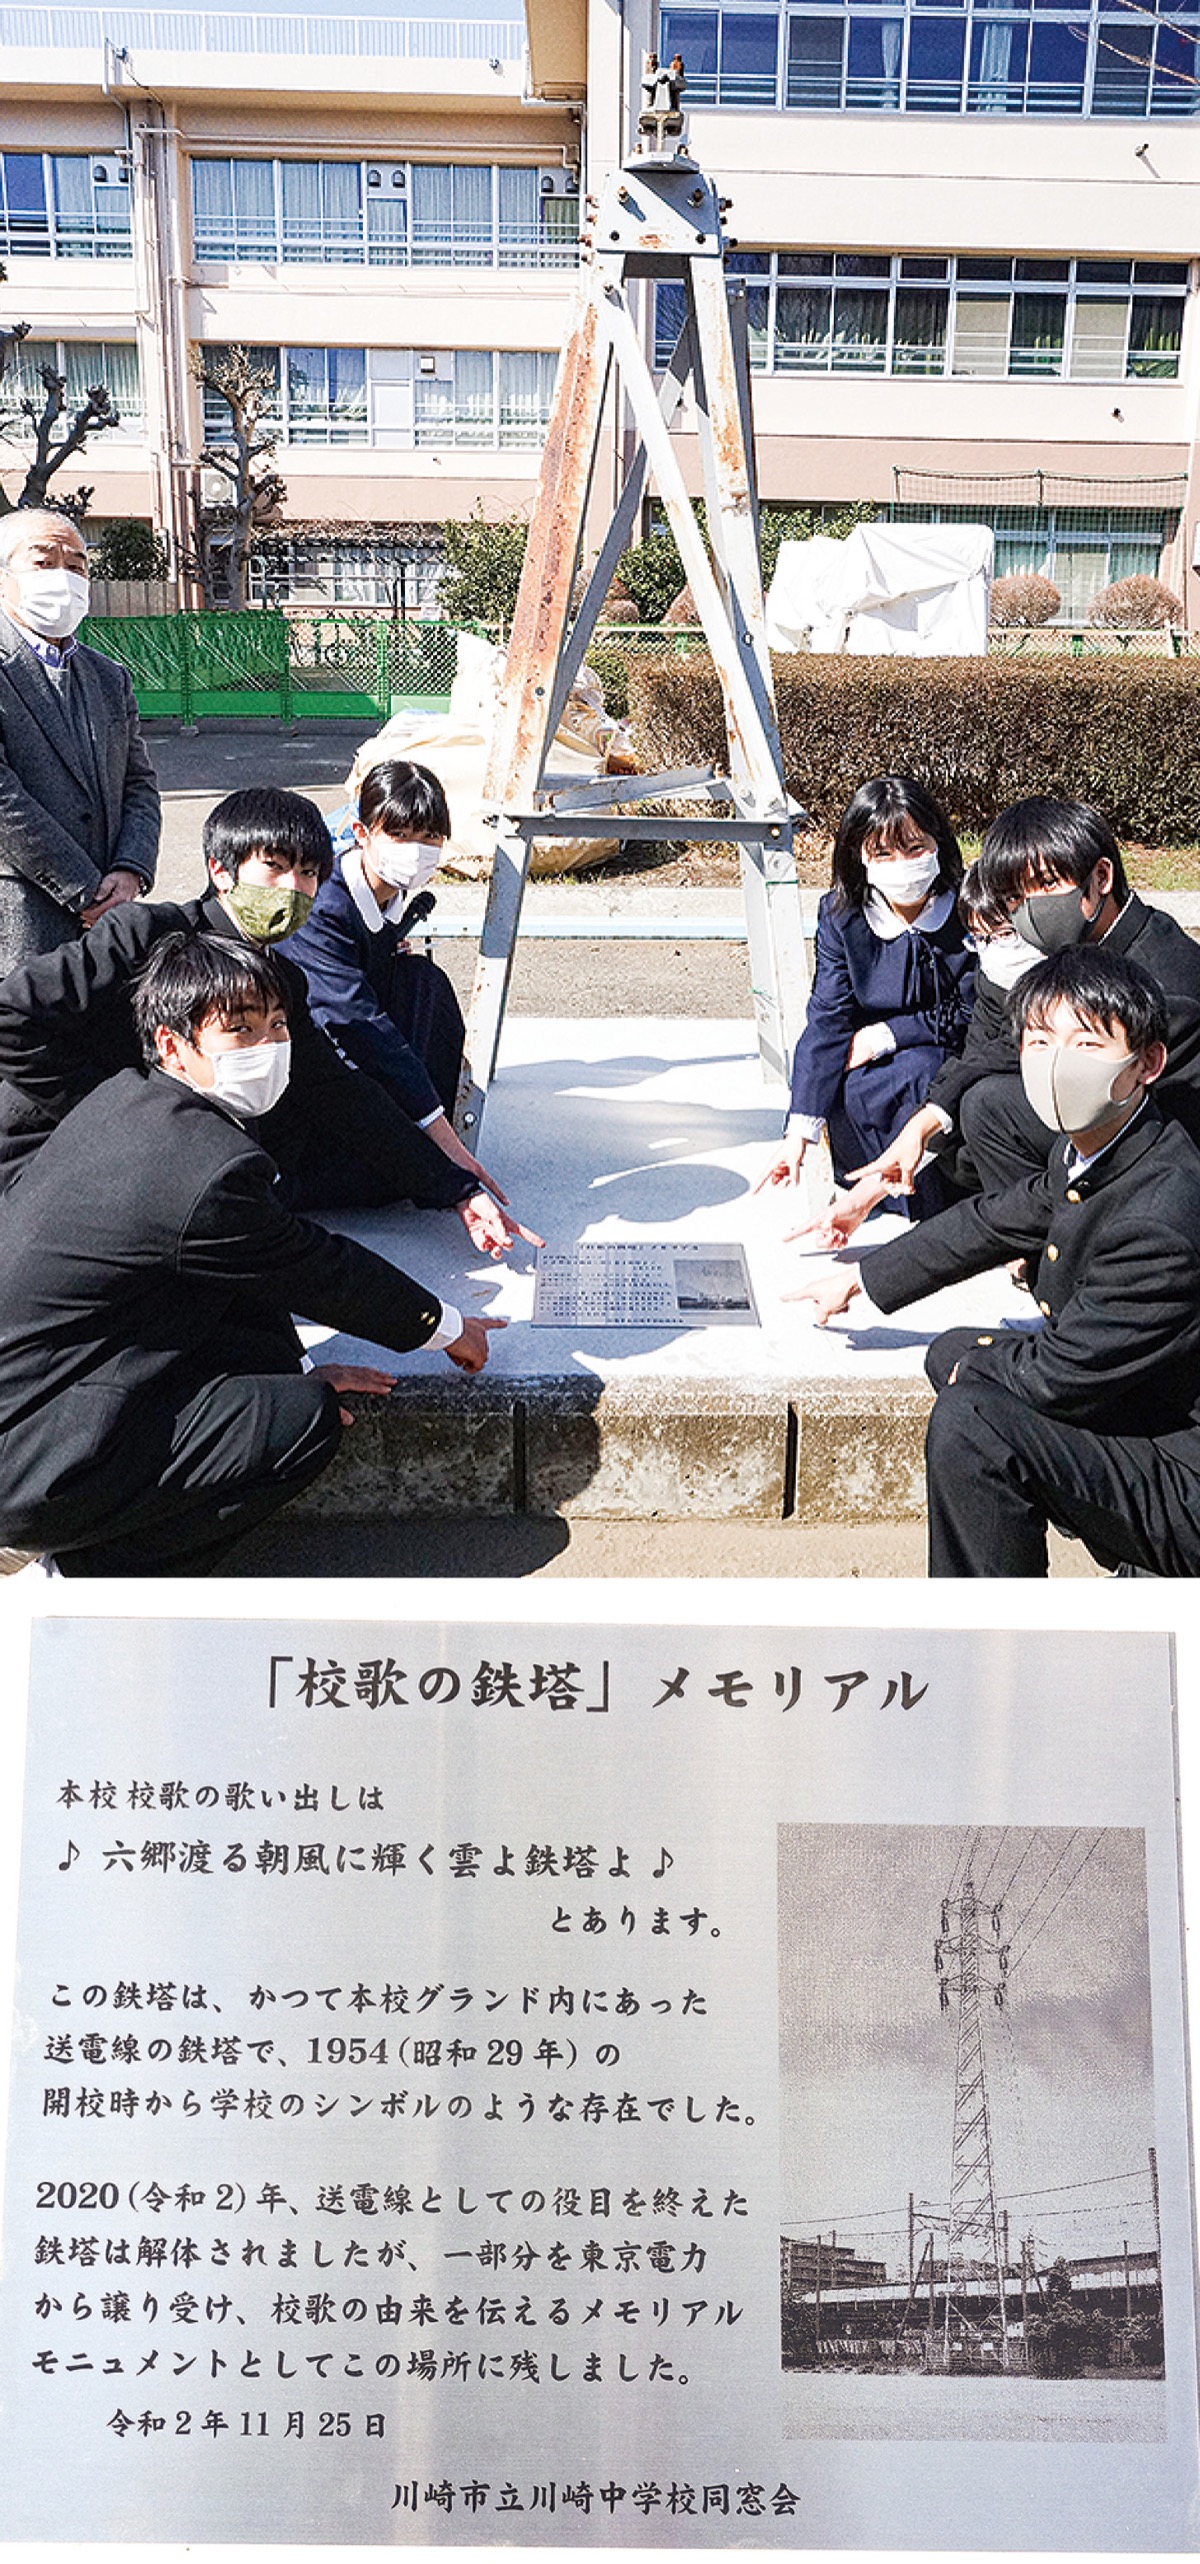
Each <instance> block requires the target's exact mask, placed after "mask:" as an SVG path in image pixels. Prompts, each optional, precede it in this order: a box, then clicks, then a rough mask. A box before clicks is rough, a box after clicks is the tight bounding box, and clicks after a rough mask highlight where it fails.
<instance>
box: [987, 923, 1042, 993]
mask: <svg viewBox="0 0 1200 2564" xmlns="http://www.w3.org/2000/svg"><path fill="white" fill-rule="evenodd" d="M977 949H978V956H979V967H980V969H981V971H982V972H983V976H984V978H985V979H990V980H991V982H992V985H993V987H995V988H1015V987H1016V985H1017V981H1018V980H1019V979H1024V977H1025V973H1026V971H1027V970H1032V969H1033V967H1034V964H1035V963H1036V962H1040V961H1044V960H1045V955H1044V953H1039V952H1038V951H1037V949H1036V947H1035V946H1034V945H1033V944H1027V943H1026V941H1025V938H1024V936H1023V935H989V936H988V938H987V941H986V942H984V943H981V944H980V945H979V946H978V948H977Z"/></svg>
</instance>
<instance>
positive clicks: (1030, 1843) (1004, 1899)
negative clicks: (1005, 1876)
mask: <svg viewBox="0 0 1200 2564" xmlns="http://www.w3.org/2000/svg"><path fill="white" fill-rule="evenodd" d="M1041 1830H1042V1829H1041V1827H1040V1825H1035V1826H1034V1828H1033V1831H1032V1833H1031V1835H1030V1837H1029V1841H1028V1842H1027V1844H1026V1846H1025V1849H1024V1851H1023V1852H1022V1854H1021V1857H1020V1860H1019V1861H1018V1863H1017V1866H1016V1868H1015V1870H1013V1872H1012V1873H1011V1876H1010V1878H1009V1881H1008V1885H1007V1887H1006V1888H1005V1890H1004V1892H1003V1895H1002V1896H1001V1899H1000V1903H1001V1904H1002V1905H1006V1904H1007V1902H1008V1899H1009V1897H1010V1896H1011V1895H1012V1892H1013V1888H1014V1887H1015V1885H1016V1882H1017V1880H1018V1879H1019V1877H1020V1875H1021V1872H1022V1870H1023V1869H1024V1867H1025V1863H1026V1861H1027V1860H1028V1858H1029V1855H1030V1853H1031V1851H1032V1850H1033V1847H1034V1844H1035V1843H1036V1841H1037V1838H1038V1835H1039V1834H1040V1832H1041Z"/></svg>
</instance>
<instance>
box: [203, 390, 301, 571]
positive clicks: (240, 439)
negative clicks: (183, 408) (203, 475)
mask: <svg viewBox="0 0 1200 2564" xmlns="http://www.w3.org/2000/svg"><path fill="white" fill-rule="evenodd" d="M191 366H192V372H193V374H194V376H195V378H196V381H197V382H198V383H200V384H202V385H203V387H204V389H205V391H209V392H215V393H216V395H217V397H218V399H219V400H222V401H223V402H224V404H225V407H226V409H227V410H228V413H229V435H228V440H227V441H222V443H221V444H219V445H206V446H205V447H204V450H203V452H202V454H201V456H200V461H201V465H202V466H203V468H204V469H205V470H206V471H209V472H218V473H219V474H220V475H221V478H222V479H223V480H224V481H225V482H227V483H228V487H229V497H228V499H227V500H226V501H225V502H224V503H223V504H222V505H220V506H216V507H205V506H204V505H202V504H197V505H196V508H195V517H194V538H195V539H194V547H193V551H192V555H191V558H190V560H189V561H188V562H187V564H186V567H187V568H188V570H189V571H190V573H191V575H192V576H193V577H194V578H195V579H197V580H198V581H199V584H200V589H201V593H202V595H203V597H204V602H205V604H206V606H212V605H214V604H215V603H216V600H217V591H218V587H221V586H223V587H224V590H225V600H224V601H226V602H228V604H229V605H231V606H233V607H235V608H237V607H241V606H244V605H245V603H246V580H247V573H248V568H249V556H250V548H251V544H252V542H253V539H254V536H255V535H256V534H257V533H259V532H260V531H265V530H266V529H267V528H268V527H269V526H272V525H274V524H275V523H276V521H277V519H278V516H279V510H280V508H281V506H282V504H283V501H284V499H285V498H286V497H287V488H286V485H285V483H284V482H283V481H282V480H281V478H280V476H279V474H278V472H276V471H274V470H272V469H271V468H270V463H271V456H272V455H273V454H274V451H275V448H276V446H277V444H278V442H279V428H278V424H277V423H276V422H275V421H274V420H273V419H272V416H271V411H272V409H273V407H274V403H275V399H276V392H277V386H276V378H275V374H274V371H273V369H272V368H271V367H269V366H265V365H261V364H258V363H257V362H256V361H255V359H254V357H253V356H252V355H251V353H250V350H249V348H247V347H195V348H193V350H192V357H191ZM218 555H221V556H222V557H221V558H220V559H218Z"/></svg>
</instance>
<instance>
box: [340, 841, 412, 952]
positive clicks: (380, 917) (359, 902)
mask: <svg viewBox="0 0 1200 2564" xmlns="http://www.w3.org/2000/svg"><path fill="white" fill-rule="evenodd" d="M342 879H343V881H344V882H345V885H346V888H347V890H348V891H349V893H350V896H351V898H352V900H353V901H354V905H355V907H356V908H357V910H358V913H359V916H360V917H361V919H362V921H363V924H364V926H367V927H369V929H370V931H371V933H372V934H373V935H377V934H378V933H379V932H380V929H381V928H382V927H384V926H394V925H395V924H396V922H397V920H398V919H399V918H400V917H401V916H402V915H403V913H404V909H405V906H406V905H407V901H408V892H407V891H404V890H398V891H397V892H396V896H395V898H394V899H389V901H388V904H387V907H386V908H381V907H380V905H379V901H378V900H377V898H376V896H375V893H374V891H373V890H372V888H371V885H370V882H369V881H368V880H367V877H366V874H365V872H364V871H363V860H362V856H361V855H360V853H359V851H358V848H357V846H351V847H350V848H349V850H348V852H347V853H346V854H344V855H343V857H342Z"/></svg>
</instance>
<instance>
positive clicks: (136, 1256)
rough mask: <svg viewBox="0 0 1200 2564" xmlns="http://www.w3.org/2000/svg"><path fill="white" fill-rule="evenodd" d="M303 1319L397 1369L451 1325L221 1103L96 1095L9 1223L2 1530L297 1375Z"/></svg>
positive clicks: (129, 1078)
mask: <svg viewBox="0 0 1200 2564" xmlns="http://www.w3.org/2000/svg"><path fill="white" fill-rule="evenodd" d="M293 1310H295V1311H296V1312H297V1313H298V1314H299V1315H301V1316H303V1317H306V1318H311V1319H313V1320H316V1321H318V1322H320V1323H322V1324H324V1325H326V1326H332V1327H336V1328H338V1329H340V1330H342V1331H343V1332H344V1333H346V1334H348V1335H354V1336H360V1337H363V1338H364V1339H366V1340H367V1341H368V1342H370V1343H373V1344H379V1345H384V1346H388V1347H390V1348H391V1349H392V1351H393V1352H397V1353H405V1352H408V1351H410V1350H411V1348H412V1347H413V1346H414V1345H418V1344H423V1343H425V1342H426V1341H427V1339H428V1338H429V1337H430V1336H431V1335H433V1334H434V1333H435V1332H436V1330H437V1325H438V1321H439V1318H440V1316H441V1304H440V1302H439V1300H438V1299H437V1297H436V1294H434V1293H433V1292H431V1291H428V1290H426V1289H424V1288H423V1287H422V1286H421V1285H420V1284H419V1283H416V1282H413V1281H411V1280H410V1279H409V1277H408V1275H407V1274H406V1273H401V1272H398V1271H397V1270H396V1268H395V1267H394V1266H393V1265H390V1264H388V1263H386V1262H385V1260H384V1259H383V1257H382V1256H378V1255H373V1254H372V1253H371V1252H370V1251H369V1249H368V1248H366V1247H363V1246H358V1245H356V1244H355V1243H354V1241H353V1240H352V1239H350V1238H345V1237H336V1236H334V1235H333V1234H331V1232H330V1231H329V1230H327V1229H323V1228H320V1227H318V1226H317V1225H316V1223H315V1222H313V1221H310V1220H306V1219H301V1218H298V1217H297V1216H296V1215H295V1214H294V1213H292V1212H289V1211H287V1210H286V1209H285V1208H284V1206H283V1204H282V1202H281V1200H280V1196H279V1190H278V1185H277V1182H276V1169H275V1165H274V1162H273V1160H272V1159H271V1158H270V1157H268V1156H267V1154H266V1152H265V1150H263V1149H261V1148H259V1147H258V1146H257V1145H256V1143H255V1141H254V1140H253V1139H252V1138H251V1137H250V1136H249V1134H248V1133H247V1132H246V1131H245V1130H244V1129H243V1128H242V1127H241V1126H240V1124H239V1123H237V1122H236V1121H235V1120H234V1119H233V1117H232V1115H230V1114H228V1113H227V1112H225V1111H224V1110H223V1109H222V1108H221V1107H220V1106H219V1105H217V1104H214V1103H211V1102H210V1101H209V1100H208V1099H207V1098H206V1097H203V1096H200V1095H197V1094H196V1092H195V1090H194V1089H193V1088H191V1087H189V1086H185V1085H184V1084H182V1082H181V1081H180V1080H179V1079H177V1078H173V1077H169V1076H168V1075H167V1074H166V1072H165V1071H164V1070H161V1069H151V1070H150V1071H148V1072H146V1073H143V1072H141V1071H139V1070H137V1069H123V1070H122V1071H121V1073H120V1075H119V1076H117V1077H116V1078H113V1079H111V1080H109V1081H108V1083H106V1084H105V1085H104V1086H102V1087H98V1088H96V1090H95V1091H94V1093H92V1094H91V1095H88V1096H86V1097H85V1098H84V1100H83V1102H82V1103H81V1104H79V1105H78V1106H77V1107H76V1109H75V1111H74V1112H72V1113H70V1114H68V1116H67V1118H66V1120H65V1121H64V1122H63V1123H62V1124H61V1126H60V1128H59V1129H58V1130H56V1131H55V1132H54V1134H53V1136H52V1137H51V1138H50V1139H49V1140H48V1141H47V1143H46V1146H45V1148H44V1149H42V1150H41V1151H40V1152H39V1155H38V1157H37V1158H36V1160H35V1161H34V1163H33V1164H32V1165H31V1166H30V1167H29V1168H28V1169H27V1171H26V1173H25V1174H24V1175H23V1176H22V1178H21V1181H20V1183H19V1184H17V1185H15V1186H14V1187H13V1189H12V1191H11V1193H10V1194H9V1195H8V1197H7V1199H6V1201H5V1203H4V1207H3V1211H2V1212H0V1524H2V1523H3V1522H4V1520H5V1518H6V1517H8V1518H9V1519H25V1518H27V1517H28V1516H29V1515H30V1514H31V1513H33V1512H34V1511H35V1509H36V1508H38V1507H39V1506H43V1505H46V1504H49V1503H52V1502H55V1501H59V1500H62V1499H64V1498H69V1496H70V1491H71V1482H72V1480H73V1479H75V1478H78V1477H79V1476H80V1475H81V1474H83V1475H84V1476H86V1474H87V1473H88V1472H89V1471H90V1470H94V1469H95V1468H96V1467H97V1466H100V1468H101V1469H103V1468H104V1465H105V1463H106V1461H109V1462H111V1461H112V1460H113V1459H114V1457H115V1454H114V1446H117V1445H119V1444H121V1443H122V1442H124V1443H126V1444H129V1443H131V1442H134V1443H136V1440H137V1438H138V1435H139V1429H142V1430H145V1429H146V1428H147V1427H148V1422H149V1418H150V1415H151V1413H152V1411H158V1410H161V1408H162V1407H163V1406H164V1405H167V1404H169V1401H170V1400H171V1398H172V1395H173V1393H178V1394H179V1395H180V1396H183V1395H185V1394H191V1392H192V1391H193V1390H194V1388H195V1386H196V1385H197V1383H198V1382H200V1381H202V1380H203V1379H204V1378H206V1377H208V1376H211V1377H212V1378H213V1379H217V1378H218V1377H220V1376H222V1375H223V1374H225V1373H228V1372H236V1371H239V1370H241V1371H246V1370H251V1371H259V1372H267V1373H270V1372H295V1371H297V1370H298V1369H299V1367H300V1359H301V1348H300V1343H299V1339H298V1337H297V1335H296V1331H295V1328H294V1326H293V1324H292V1320H291V1312H292V1311H293ZM102 1531H103V1524H102V1523H100V1524H98V1525H97V1537H98V1538H99V1537H100V1536H101V1534H102Z"/></svg>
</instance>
